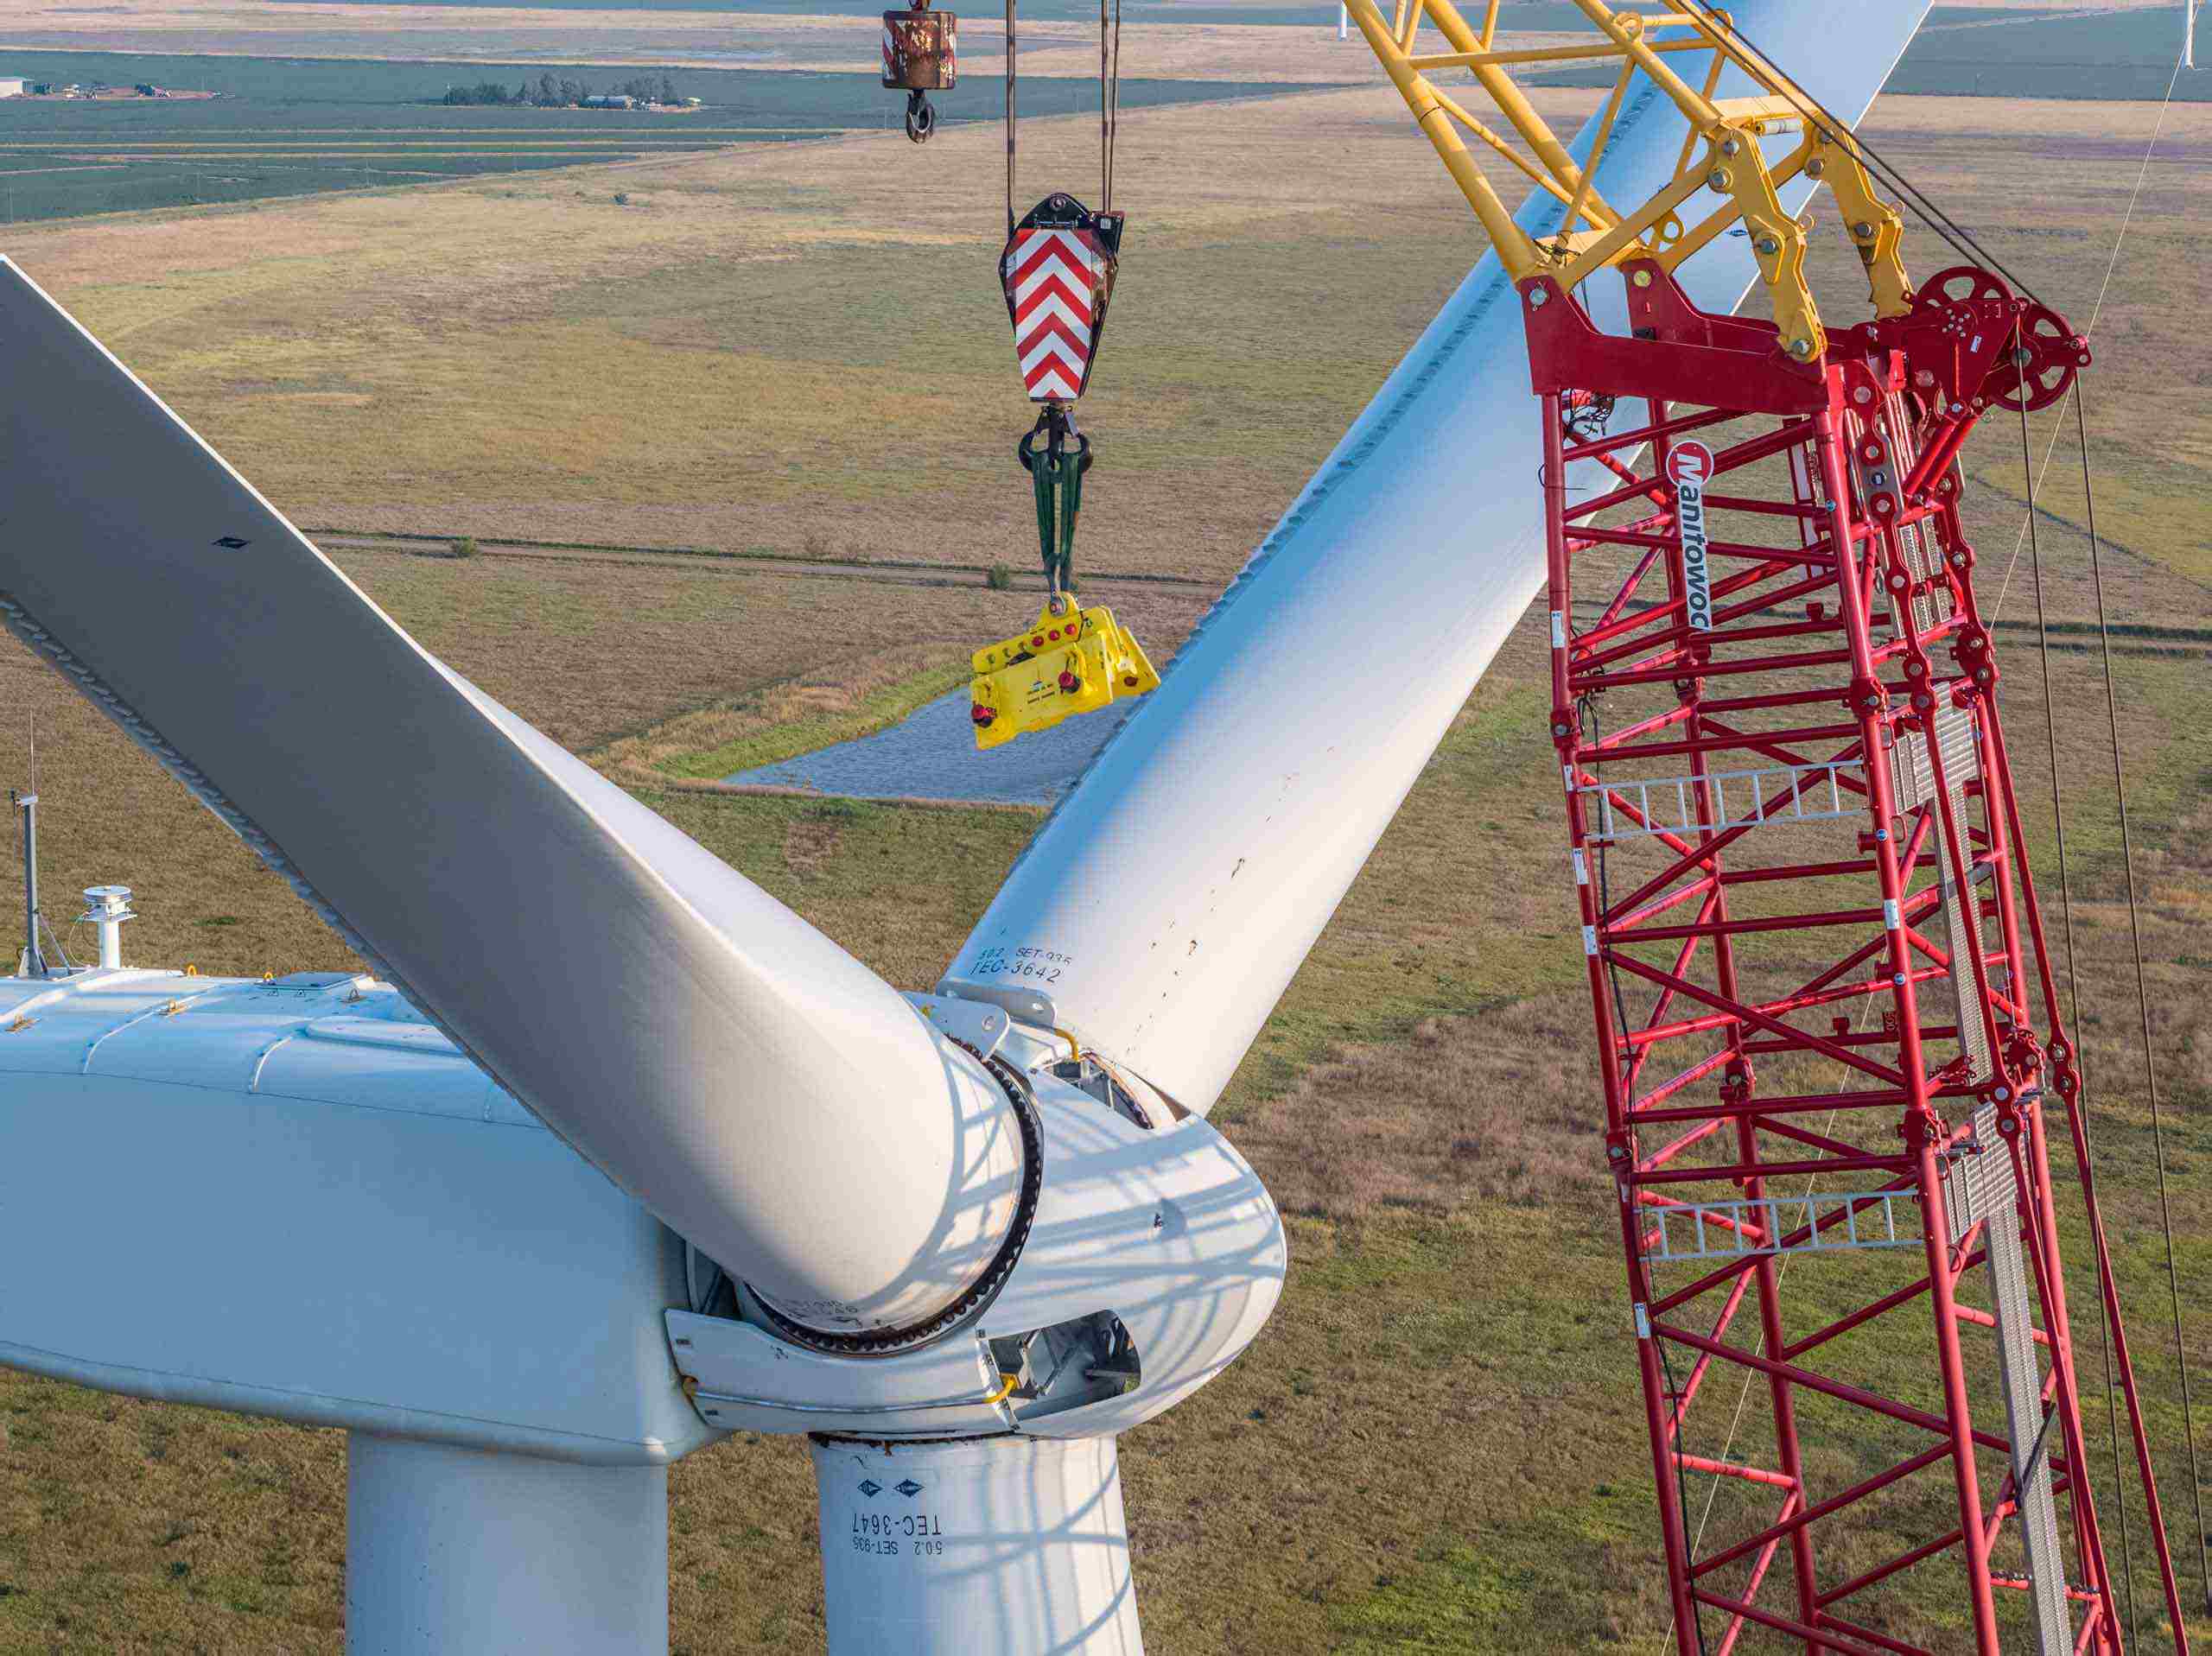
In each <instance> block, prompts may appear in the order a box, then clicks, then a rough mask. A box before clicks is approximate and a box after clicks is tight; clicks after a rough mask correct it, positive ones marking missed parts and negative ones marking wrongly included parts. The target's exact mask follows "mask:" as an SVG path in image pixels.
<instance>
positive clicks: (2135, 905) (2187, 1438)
mask: <svg viewBox="0 0 2212 1656" xmlns="http://www.w3.org/2000/svg"><path fill="white" fill-rule="evenodd" d="M2074 422H2075V432H2076V435H2077V436H2078V439H2079V441H2080V444H2081V449H2082V496H2083V505H2084V508H2085V510H2086V511H2087V514H2088V533H2089V582H2090V587H2091V588H2092V590H2093V591H2094V593H2095V594H2096V604H2097V642H2098V647H2099V650H2100V653H2101V657H2102V662H2103V670H2104V681H2105V720H2106V726H2107V730H2108V731H2109V733H2110V734H2111V737H2112V778H2113V797H2114V800H2115V803H2117V804H2118V806H2119V810H2120V867H2121V871H2122V872H2123V874H2124V876H2125V885H2126V892H2127V930H2128V941H2129V944H2130V947H2131V949H2132V952H2133V955H2134V957H2135V1000H2136V1007H2137V1010H2138V1012H2139V1013H2140V1014H2141V1018H2142V1026H2143V1027H2142V1034H2143V1086H2144V1091H2145V1095H2146V1098H2147V1101H2148V1102H2149V1104H2150V1107H2151V1144H2152V1152H2153V1154H2154V1157H2155V1160H2156V1164H2157V1167H2158V1224H2159V1228H2160V1229H2161V1231H2162V1232H2163V1233H2164V1238H2165V1253H2166V1291H2167V1296H2168V1303H2169V1304H2170V1305H2171V1309H2172V1312H2173V1333H2174V1368H2175V1372H2176V1373H2177V1375H2178V1376H2179V1377H2180V1381H2181V1409H2182V1436H2183V1441H2184V1442H2185V1443H2187V1445H2188V1450H2189V1488H2190V1501H2191V1503H2192V1506H2193V1509H2194V1515H2195V1518H2196V1570H2197V1587H2198V1591H2199V1593H2200V1595H2201V1596H2202V1598H2203V1600H2204V1602H2205V1605H2206V1608H2208V1609H2212V1553H2209V1552H2208V1543H2207V1540H2206V1537H2205V1533H2204V1482H2203V1478H2202V1475H2201V1473H2200V1472H2199V1470H2198V1462H2197V1454H2196V1412H2195V1410H2194V1409H2193V1408H2192V1407H2191V1406H2190V1392H2189V1348H2188V1347H2187V1346H2186V1345H2185V1344H2184V1343H2183V1339H2182V1326H2181V1274H2180V1271H2179V1269H2178V1267H2177V1266H2176V1264H2175V1260H2174V1218H2173V1208H2172V1205H2171V1201H2170V1199H2169V1197H2168V1195H2167V1190H2166V1129H2165V1118H2164V1111H2163V1110H2162V1109H2161V1107H2160V1104H2159V1099H2158V1052H2157V1049H2156V1047H2155V1046H2154V1045H2153V1044H2152V1037H2151V993H2150V987H2149V985H2148V982H2147V980H2146V978H2145V971H2144V966H2143V917H2142V905H2141V904H2140V902H2139V898H2138V894H2137V891H2136V888H2135V842H2134V835H2133V830H2132V828H2130V825H2129V822H2128V815H2127V761H2126V757H2125V755H2124V754H2123V753H2122V752H2121V751H2120V693H2119V690H2118V688H2117V687H2116V685H2115V682H2114V676H2113V664H2112V628H2111V626H2110V625H2109V623H2108V621H2107V612H2106V609H2105V573H2104V557H2103V554H2102V552H2101V548H2100V543H2099V541H2098V537H2097V502H2096V493H2095V490H2094V486H2093V485H2092V483H2091V479H2090V474H2089V422H2088V415H2087V414H2085V413H2084V412H2083V411H2082V398H2081V397H2079V396H2076V397H2075V399H2074Z"/></svg>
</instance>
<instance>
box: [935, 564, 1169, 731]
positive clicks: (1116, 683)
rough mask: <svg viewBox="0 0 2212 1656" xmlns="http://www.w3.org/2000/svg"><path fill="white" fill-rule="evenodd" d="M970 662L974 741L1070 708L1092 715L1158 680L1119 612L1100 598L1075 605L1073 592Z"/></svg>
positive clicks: (1042, 721)
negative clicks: (1085, 606)
mask: <svg viewBox="0 0 2212 1656" xmlns="http://www.w3.org/2000/svg"><path fill="white" fill-rule="evenodd" d="M1055 603H1056V604H1058V605H1059V606H1061V607H1060V608H1058V609H1055V608H1054V607H1053V604H1055ZM970 664H971V665H972V666H973V667H974V669H975V672H976V680H975V682H974V683H973V684H972V685H971V686H970V687H969V693H970V698H971V701H972V703H973V705H972V707H971V708H970V710H969V717H970V718H971V719H973V720H974V721H975V725H976V746H977V747H997V746H1000V745H1001V743H1005V742H1010V741H1012V740H1013V739H1014V738H1015V737H1017V736H1019V735H1020V734H1022V733H1024V732H1026V731H1032V730H1050V729H1051V728H1052V726H1054V725H1057V724H1058V723H1059V722H1060V720H1063V719H1065V718H1067V717H1069V716H1070V715H1071V714H1078V713H1095V712H1096V711H1097V710H1098V709H1099V708H1100V707H1104V706H1106V705H1107V704H1108V703H1109V702H1110V701H1114V700H1115V699H1116V697H1118V696H1130V695H1143V694H1144V693H1145V692H1146V691H1147V690H1153V689H1157V688H1159V686H1160V675H1159V674H1158V673H1156V672H1154V670H1153V666H1152V663H1151V662H1150V661H1149V660H1148V659H1147V657H1146V656H1145V653H1144V646H1143V645H1141V644H1139V643H1137V641H1136V639H1135V638H1134V637H1132V636H1131V634H1130V633H1129V631H1128V628H1126V627H1124V626H1123V625H1122V624H1121V623H1120V622H1119V621H1117V620H1116V619H1114V612H1113V611H1112V610H1110V609H1108V608H1107V607H1106V606H1104V605H1103V604H1098V605H1094V606H1092V607H1090V609H1078V608H1077V606H1076V602H1075V600H1073V599H1071V598H1058V599H1056V600H1053V602H1052V603H1048V604H1046V606H1045V609H1044V611H1043V612H1042V613H1041V614H1039V616H1038V618H1037V623H1036V625H1034V626H1032V627H1030V628H1028V629H1027V631H1021V632H1017V633H1016V634H1014V637H1013V638H1001V640H1000V641H999V642H998V643H996V644H986V645H985V646H984V647H983V648H982V649H981V650H977V651H976V654H975V656H974V657H973V660H972V662H971V663H970Z"/></svg>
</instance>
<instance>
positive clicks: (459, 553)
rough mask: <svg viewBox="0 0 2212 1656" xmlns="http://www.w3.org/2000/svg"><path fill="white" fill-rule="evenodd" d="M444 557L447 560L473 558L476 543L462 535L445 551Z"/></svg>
mask: <svg viewBox="0 0 2212 1656" xmlns="http://www.w3.org/2000/svg"><path fill="white" fill-rule="evenodd" d="M446 555H447V556H448V557H449V558H473V557H474V556H475V555H476V542H474V540H473V539H471V538H470V537H469V536H466V535H464V536H461V538H460V539H459V540H457V541H455V542H454V543H453V544H452V545H451V546H449V547H448V548H447V549H446Z"/></svg>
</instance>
